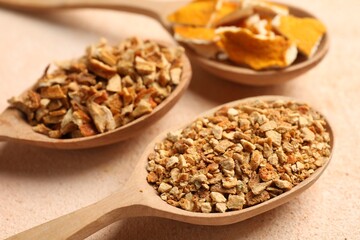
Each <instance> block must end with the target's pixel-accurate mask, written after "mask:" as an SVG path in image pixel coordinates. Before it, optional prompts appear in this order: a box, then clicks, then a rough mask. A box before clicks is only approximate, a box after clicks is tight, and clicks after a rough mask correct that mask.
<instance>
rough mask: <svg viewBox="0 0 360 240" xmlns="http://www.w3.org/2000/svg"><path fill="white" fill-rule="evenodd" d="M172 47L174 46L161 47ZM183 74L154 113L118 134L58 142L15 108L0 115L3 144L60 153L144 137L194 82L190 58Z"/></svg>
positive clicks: (125, 127) (184, 58) (183, 65)
mask: <svg viewBox="0 0 360 240" xmlns="http://www.w3.org/2000/svg"><path fill="white" fill-rule="evenodd" d="M161 45H166V46H170V44H165V43H161ZM181 62H182V73H181V79H180V81H179V84H178V85H177V86H176V87H175V89H174V90H173V91H172V92H171V93H170V95H169V96H168V97H167V98H165V99H164V100H163V101H162V102H161V103H160V104H159V105H158V106H156V107H155V108H154V109H153V110H152V112H150V113H148V114H145V115H142V116H141V117H139V118H137V119H135V120H133V121H131V122H129V123H127V124H125V125H123V126H121V127H118V128H115V129H114V130H111V131H108V132H104V133H99V134H95V135H93V136H87V137H80V138H72V139H57V138H50V137H48V136H46V135H43V134H40V133H37V132H35V131H34V130H33V129H32V126H31V125H30V124H29V123H28V122H27V121H26V120H25V118H24V115H23V113H21V112H20V111H19V110H18V109H15V108H7V109H6V110H5V111H4V112H3V113H1V114H0V141H9V142H16V143H23V144H29V145H35V146H41V147H47V148H57V149H83V148H92V147H98V146H103V145H108V144H112V143H115V142H118V141H122V140H125V139H128V138H130V137H133V136H135V135H138V134H141V132H142V131H144V130H145V129H146V128H147V127H149V126H150V125H151V124H153V123H154V122H155V121H157V120H159V119H160V118H161V117H162V116H163V115H164V114H165V113H167V112H168V111H169V110H170V109H171V108H172V107H173V106H174V104H175V103H176V102H177V101H178V100H179V99H180V97H181V96H182V95H183V94H184V92H185V90H186V89H187V87H188V86H189V83H190V80H191V75H192V71H191V66H190V62H189V60H188V58H187V57H186V56H185V55H184V54H183V55H182V57H181Z"/></svg>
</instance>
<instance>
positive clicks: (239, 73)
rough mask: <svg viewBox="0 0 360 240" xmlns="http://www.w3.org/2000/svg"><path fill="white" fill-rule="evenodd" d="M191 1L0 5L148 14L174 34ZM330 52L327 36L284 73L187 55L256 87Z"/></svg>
mask: <svg viewBox="0 0 360 240" xmlns="http://www.w3.org/2000/svg"><path fill="white" fill-rule="evenodd" d="M187 2H189V1H184V0H182V1H181V0H180V1H179V0H173V1H171V0H136V1H127V0H71V1H65V0H48V1H43V0H0V6H7V7H11V8H17V9H22V10H42V11H48V10H50V9H64V8H85V7H86V8H105V9H113V10H123V11H128V12H135V13H140V14H144V15H148V16H150V17H153V18H155V19H157V20H158V21H159V22H160V23H161V24H162V25H163V26H164V28H165V29H166V30H167V31H169V32H170V33H172V30H171V26H170V23H169V22H168V21H167V20H166V17H167V16H168V15H169V14H170V13H171V12H173V11H175V10H176V9H178V8H179V7H181V6H183V5H185V4H186V3H187ZM281 4H283V5H287V6H288V7H289V9H290V13H291V14H293V15H295V16H299V17H313V18H316V17H315V16H314V14H312V13H310V12H308V11H306V10H303V9H301V8H299V7H295V6H291V5H288V4H284V3H281ZM328 49H329V36H328V34H325V36H324V38H323V39H322V41H321V43H320V45H319V48H318V51H317V52H316V54H315V55H314V56H313V57H312V58H310V59H300V60H297V62H296V63H294V64H293V65H291V66H289V67H287V68H285V69H281V70H266V71H255V70H252V69H249V68H245V67H240V66H236V65H233V64H231V63H224V62H220V61H215V60H211V59H207V58H204V57H202V56H199V55H197V54H196V53H195V52H193V51H192V50H190V49H188V53H189V54H190V56H191V59H193V60H194V61H195V62H196V63H197V64H199V65H200V66H201V67H203V68H204V69H205V70H207V71H209V72H210V73H212V74H214V75H216V76H219V77H221V78H224V79H227V80H230V81H233V82H236V83H241V84H246V85H254V86H265V85H275V84H281V83H284V82H286V81H289V80H291V79H293V78H295V77H297V76H299V75H301V74H303V73H305V72H306V71H308V70H310V69H311V68H313V67H315V66H316V65H317V64H318V63H319V62H320V61H321V60H322V59H323V58H324V56H325V55H326V53H327V52H328Z"/></svg>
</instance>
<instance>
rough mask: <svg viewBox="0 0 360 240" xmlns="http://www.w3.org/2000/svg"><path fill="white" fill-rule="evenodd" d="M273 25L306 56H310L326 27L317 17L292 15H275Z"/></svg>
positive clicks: (313, 52)
mask: <svg viewBox="0 0 360 240" xmlns="http://www.w3.org/2000/svg"><path fill="white" fill-rule="evenodd" d="M272 25H273V27H274V28H275V29H276V30H277V31H278V32H279V33H280V34H281V35H283V36H284V37H286V38H287V39H289V40H291V41H294V42H295V43H296V45H297V47H298V49H299V51H300V52H302V53H303V54H304V55H305V56H306V57H308V58H310V57H312V56H313V55H314V54H315V52H316V50H317V48H318V46H319V44H320V41H321V39H322V38H323V36H324V34H325V32H326V28H325V26H324V25H323V24H322V23H321V22H320V21H319V20H317V19H314V18H298V17H294V16H291V15H289V16H276V17H275V18H274V19H273V21H272Z"/></svg>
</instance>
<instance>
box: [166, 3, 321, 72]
mask: <svg viewBox="0 0 360 240" xmlns="http://www.w3.org/2000/svg"><path fill="white" fill-rule="evenodd" d="M168 20H169V21H170V22H171V23H172V24H173V30H174V36H175V38H176V39H177V40H178V41H180V42H183V43H185V44H186V45H188V46H189V47H190V48H192V49H193V50H194V51H195V52H197V53H198V54H200V55H201V56H204V57H207V58H212V59H217V60H224V59H228V60H230V61H231V62H233V63H235V64H237V65H241V66H248V67H250V68H252V69H255V70H264V69H273V68H284V67H287V66H289V65H291V64H292V63H293V62H294V61H295V60H296V58H297V56H298V54H299V53H300V54H302V55H304V56H305V57H307V58H311V57H312V56H313V55H314V54H315V52H316V51H317V48H318V46H319V43H320V41H321V39H322V38H323V36H324V34H325V32H326V28H325V26H324V25H323V24H322V23H321V22H320V21H319V20H316V19H314V18H299V17H296V16H293V15H291V14H290V13H289V9H288V7H286V6H283V5H280V4H275V3H271V2H267V1H262V0H198V1H192V2H190V3H189V4H188V5H186V6H184V7H182V8H180V9H178V10H177V11H176V12H174V13H172V14H171V15H169V16H168Z"/></svg>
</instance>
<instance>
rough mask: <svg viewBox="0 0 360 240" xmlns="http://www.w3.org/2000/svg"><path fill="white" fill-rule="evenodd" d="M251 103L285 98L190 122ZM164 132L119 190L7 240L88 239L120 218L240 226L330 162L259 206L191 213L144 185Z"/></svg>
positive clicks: (298, 189)
mask: <svg viewBox="0 0 360 240" xmlns="http://www.w3.org/2000/svg"><path fill="white" fill-rule="evenodd" d="M255 99H259V100H264V101H276V100H289V98H286V97H282V96H258V97H252V98H245V99H241V100H237V101H233V102H231V103H225V104H224V105H221V106H217V107H215V108H213V109H211V110H209V111H206V112H205V113H202V114H201V115H199V116H196V117H195V118H194V120H196V119H197V118H198V117H201V116H210V115H212V114H213V113H214V112H216V111H217V110H218V109H220V108H221V107H223V106H227V107H233V106H238V105H240V104H246V102H248V101H254V100H255ZM188 124H190V122H189V123H187V124H185V125H184V126H183V127H185V126H187V125H188ZM183 127H181V128H183ZM179 129H180V128H179ZM327 130H328V132H329V133H330V139H331V142H330V147H331V150H332V149H333V146H334V135H333V131H332V128H331V126H330V125H329V123H328V122H327ZM167 132H168V131H165V132H163V133H161V134H159V135H158V136H157V137H156V138H155V139H154V140H153V141H152V142H151V143H149V144H148V146H147V147H146V148H145V150H144V153H143V154H142V156H141V157H140V160H139V163H138V164H137V165H136V167H135V169H134V172H133V173H132V175H131V177H130V179H129V180H128V182H127V183H126V184H125V186H124V187H123V189H121V190H120V191H118V192H116V193H114V194H112V195H110V196H108V197H106V198H104V199H102V200H100V201H98V202H96V203H94V204H92V205H90V206H87V207H85V208H82V209H79V210H77V211H75V212H72V213H70V214H67V215H64V216H62V217H60V218H57V219H54V220H52V221H50V222H47V223H44V224H42V225H39V226H37V227H35V228H32V229H29V230H27V231H25V232H22V233H19V234H17V235H15V236H12V237H10V238H9V239H8V240H26V239H36V240H47V239H52V240H57V239H58V240H61V239H73V240H78V239H84V238H85V237H88V236H90V235H91V234H93V233H95V232H97V231H98V230H100V229H102V228H104V227H105V226H108V225H110V224H112V223H114V222H115V221H118V220H120V219H122V218H129V217H139V216H141V217H144V216H153V217H162V218H168V219H173V220H177V221H181V222H187V223H192V224H199V225H227V224H232V223H236V222H240V221H243V220H245V219H248V218H251V217H254V216H257V215H259V214H261V213H264V212H266V211H269V210H271V209H273V208H276V207H278V206H280V205H282V204H284V203H286V202H288V201H290V200H291V199H293V198H295V197H296V196H298V195H299V194H300V193H302V192H303V191H305V190H306V189H307V188H309V187H310V186H311V185H313V184H314V183H315V181H316V180H318V178H319V177H320V175H321V174H322V173H323V172H324V170H325V169H326V167H327V166H328V165H329V163H330V159H331V156H330V158H329V159H328V161H326V163H325V164H324V166H322V167H321V168H318V169H317V170H315V172H314V173H313V174H312V175H310V177H309V178H307V179H306V180H304V181H303V182H301V183H300V184H299V185H297V186H295V187H294V188H292V189H291V190H289V191H287V192H285V193H283V194H280V195H279V196H277V197H275V198H272V199H270V200H268V201H265V202H263V203H261V204H258V205H255V206H252V207H249V208H245V209H243V210H238V211H231V212H226V213H211V214H205V213H194V212H189V211H184V210H182V209H179V208H175V207H173V206H171V205H169V204H167V203H166V202H164V201H162V200H161V199H160V196H159V195H158V194H157V193H156V192H155V190H154V189H153V187H152V186H150V185H149V184H148V183H147V181H146V176H147V171H146V164H147V161H148V160H147V158H148V156H149V153H151V152H153V149H154V146H155V143H157V142H159V141H161V140H163V139H165V138H166V134H167Z"/></svg>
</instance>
